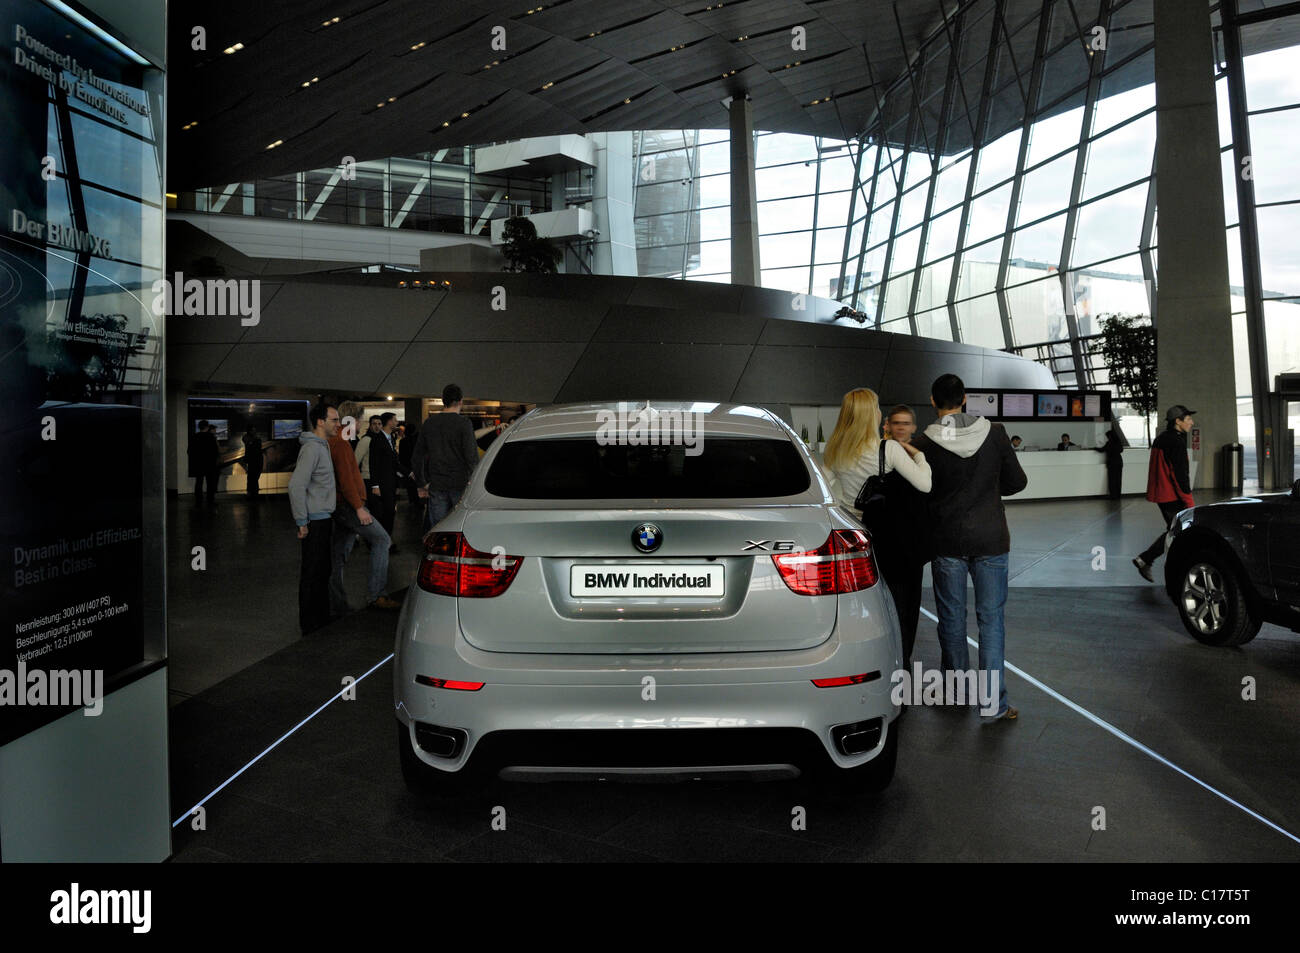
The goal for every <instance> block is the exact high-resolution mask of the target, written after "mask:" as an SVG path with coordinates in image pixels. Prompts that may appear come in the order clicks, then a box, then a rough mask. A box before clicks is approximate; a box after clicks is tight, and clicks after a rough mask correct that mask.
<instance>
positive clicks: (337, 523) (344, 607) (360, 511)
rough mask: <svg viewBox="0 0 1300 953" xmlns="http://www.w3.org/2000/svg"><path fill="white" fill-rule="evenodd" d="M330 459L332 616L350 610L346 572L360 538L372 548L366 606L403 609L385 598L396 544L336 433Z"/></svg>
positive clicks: (400, 605)
mask: <svg viewBox="0 0 1300 953" xmlns="http://www.w3.org/2000/svg"><path fill="white" fill-rule="evenodd" d="M329 448H330V459H331V460H332V461H333V463H334V482H335V485H336V486H337V487H338V505H337V506H336V508H335V510H334V539H333V545H332V547H331V553H330V557H331V558H330V563H331V566H330V570H331V571H330V584H329V594H330V614H331V615H333V616H335V617H336V618H337V617H338V616H342V615H344V614H346V613H347V611H348V597H347V591H346V589H345V588H344V585H343V569H344V567H345V566H346V565H347V561H348V556H349V555H350V554H351V553H352V547H353V545H355V543H356V541H357V537H358V536H360V537H361V538H362V539H363V540H365V542H366V545H368V546H369V547H370V574H369V577H368V578H367V580H366V604H367V606H369V607H370V608H373V609H387V610H393V609H400V608H401V607H402V604H401V603H400V602H398V601H397V600H396V599H390V598H388V596H386V595H384V590H385V589H387V588H388V547H389V546H390V545H391V544H392V541H391V540H390V539H389V536H388V533H387V531H386V530H385V529H384V527H383V526H382V525H381V524H380V522H379V521H378V520H376V519H375V518H374V517H373V516H372V515H371V514H370V510H369V509H367V508H366V485H365V482H364V481H363V480H362V479H361V470H360V468H359V467H358V466H357V458H356V457H355V456H354V455H353V452H352V448H351V447H350V446H349V445H348V442H347V441H346V440H344V439H343V436H342V434H338V433H336V434H335V435H334V436H333V437H331V438H330V439H329Z"/></svg>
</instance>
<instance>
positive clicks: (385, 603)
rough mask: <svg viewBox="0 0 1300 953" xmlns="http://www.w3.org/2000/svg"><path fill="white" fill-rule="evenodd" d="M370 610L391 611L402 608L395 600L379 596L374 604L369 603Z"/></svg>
mask: <svg viewBox="0 0 1300 953" xmlns="http://www.w3.org/2000/svg"><path fill="white" fill-rule="evenodd" d="M370 608H372V609H385V610H389V611H391V610H393V609H400V608H402V604H401V603H400V602H398V601H397V600H396V599H390V598H388V597H387V596H380V597H379V598H378V599H376V600H375V601H374V602H372V603H370Z"/></svg>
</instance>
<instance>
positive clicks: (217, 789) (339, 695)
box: [172, 652, 395, 827]
mask: <svg viewBox="0 0 1300 953" xmlns="http://www.w3.org/2000/svg"><path fill="white" fill-rule="evenodd" d="M394 654H395V653H393V652H389V653H388V657H387V658H385V659H383V660H381V661H379V662H376V663H375V664H374V665H373V666H371V668H370V671H368V672H366V674H365V675H362V676H361V678H358V679H357V680H356V681H355V682H353V683H352V684H350V685H345V686H344V687H343V688H341V689H339V691H338V693H337V694H336V695H335V696H334V697H333V698H331V699H330V700H329V701H327V702H326V703H325V704H323V705H321V706H320V707H319V708H317V709H316V710H315V711H314V712H312V713H311V714H310V715H308V716H307V717H306V718H304V719H303V720H302V721H300V722H298V724H296V725H294V726H293V727H292V728H290V729H289V730H288V731H286V732H285V733H284V734H282V735H281V736H280V737H279V738H278V739H277V740H276V741H275V743H274V744H272V745H271V746H270V747H269V748H267V749H266V750H265V751H263V752H262V753H261V754H259V755H258V756H257V757H256V758H254V759H253V760H252V761H250V762H248V764H246V765H244V766H243V767H242V768H240V769H239V770H238V771H236V772H235V773H234V774H232V775H231V776H230V777H228V778H226V780H224V781H222V782H221V784H219V785H218V786H217V787H215V788H213V790H212V792H211V793H210V794H208V796H207V797H205V798H204V799H203V800H202V801H199V803H198V804H195V805H194V806H193V807H192V808H190V809H189V810H188V811H186V812H185V813H184V814H182V815H181V816H180V817H178V818H176V820H174V821H173V822H172V827H177V826H178V825H179V824H180V823H181V822H182V821H184V820H185V819H186V818H187V817H193V816H194V812H195V811H197V810H198V809H199V808H201V807H202V806H203V805H204V804H207V803H208V802H209V801H211V800H212V799H213V798H214V797H216V796H217V795H218V794H219V793H221V790H222V788H224V787H225V786H226V785H227V784H229V783H230V782H231V781H233V780H235V778H237V777H239V776H240V775H241V774H243V773H244V772H245V771H247V770H248V769H249V768H251V767H252V766H253V765H255V764H257V762H259V761H261V760H262V759H263V758H265V757H266V756H267V755H268V754H270V753H271V752H272V751H274V750H275V749H276V748H277V747H279V745H280V742H281V741H284V740H285V739H286V738H288V737H289V736H290V735H291V734H293V733H294V732H295V731H297V730H298V729H299V728H301V727H302V726H303V725H305V724H307V722H309V721H311V720H312V719H313V718H315V717H316V716H317V715H319V714H320V713H321V712H323V711H324V710H325V709H326V708H328V707H329V706H330V705H332V704H334V702H336V701H338V700H339V699H340V698H342V697H343V693H344V692H346V691H349V690H350V689H352V688H355V687H356V686H357V685H360V684H361V683H362V682H363V681H364V680H365V678H366V676H367V675H369V674H370V673H371V672H373V671H374V670H375V669H377V668H379V666H381V665H385V664H387V663H388V661H389V660H391V659H392V657H393V655H394Z"/></svg>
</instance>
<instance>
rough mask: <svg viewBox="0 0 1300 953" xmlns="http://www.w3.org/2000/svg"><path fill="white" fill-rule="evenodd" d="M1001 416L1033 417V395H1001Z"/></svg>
mask: <svg viewBox="0 0 1300 953" xmlns="http://www.w3.org/2000/svg"><path fill="white" fill-rule="evenodd" d="M1002 416H1003V417H1032V416H1034V395H1033V394H1003V395H1002Z"/></svg>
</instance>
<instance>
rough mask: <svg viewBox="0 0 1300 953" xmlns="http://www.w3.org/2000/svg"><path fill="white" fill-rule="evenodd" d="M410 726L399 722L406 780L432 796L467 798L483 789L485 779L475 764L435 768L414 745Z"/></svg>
mask: <svg viewBox="0 0 1300 953" xmlns="http://www.w3.org/2000/svg"><path fill="white" fill-rule="evenodd" d="M411 744H412V742H411V733H410V730H409V729H408V728H407V727H406V726H405V725H403V724H402V723H401V722H398V724H397V750H398V753H399V755H400V757H401V761H402V780H403V781H405V782H406V786H407V788H409V789H410V790H411V791H413V792H414V793H416V794H420V795H424V796H429V797H447V798H463V797H467V796H469V795H471V794H476V793H478V791H480V790H481V789H482V786H483V780H482V779H481V778H480V777H479V776H478V775H477V773H475V772H473V769H471V768H463V769H461V770H460V771H455V772H452V771H439V770H438V769H437V768H431V767H429V766H428V765H427V764H425V763H424V762H423V761H421V760H420V758H419V756H418V755H417V754H416V753H415V750H414V749H413V748H412V747H411Z"/></svg>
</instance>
